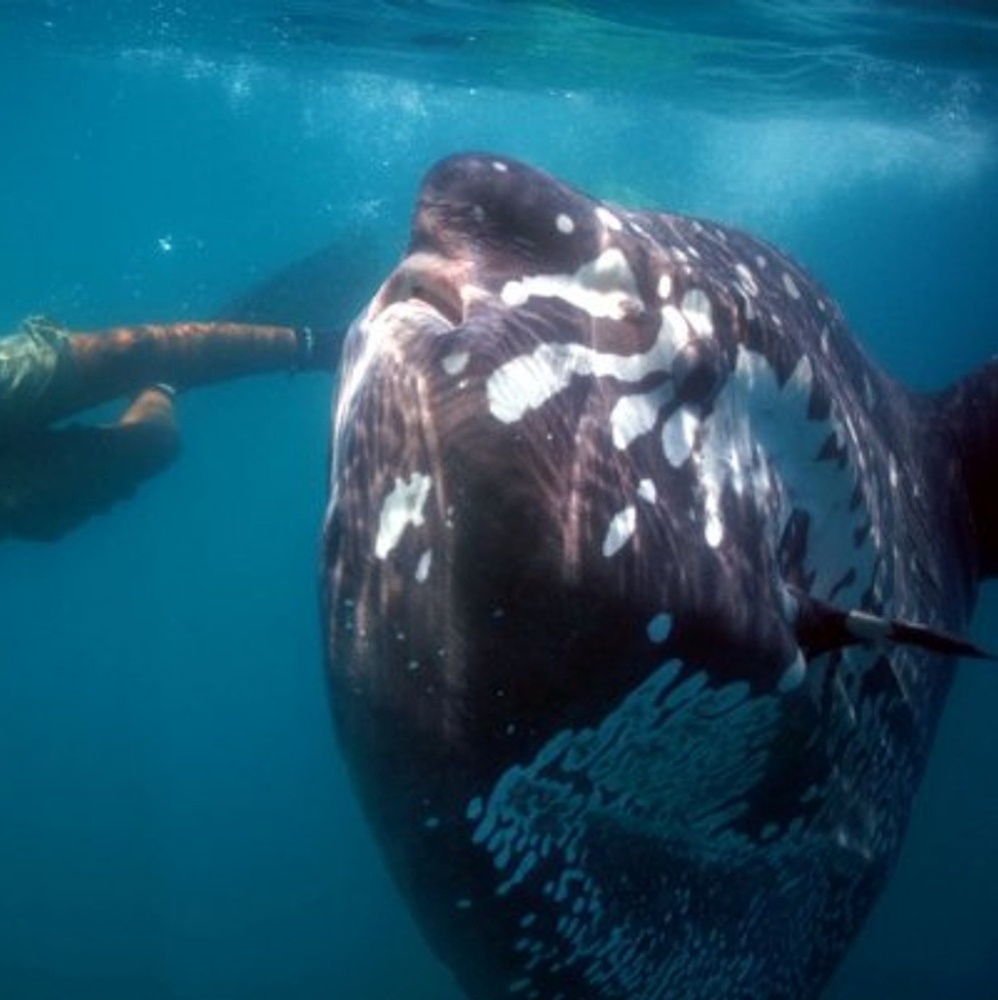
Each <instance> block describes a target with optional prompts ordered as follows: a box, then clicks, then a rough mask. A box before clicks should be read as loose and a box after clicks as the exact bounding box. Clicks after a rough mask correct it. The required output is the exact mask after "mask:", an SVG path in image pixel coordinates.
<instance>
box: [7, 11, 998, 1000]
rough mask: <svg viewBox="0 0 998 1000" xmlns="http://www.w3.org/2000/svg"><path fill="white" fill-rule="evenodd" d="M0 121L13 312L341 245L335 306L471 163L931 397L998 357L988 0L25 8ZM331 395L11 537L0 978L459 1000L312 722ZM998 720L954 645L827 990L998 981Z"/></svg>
mask: <svg viewBox="0 0 998 1000" xmlns="http://www.w3.org/2000/svg"><path fill="white" fill-rule="evenodd" d="M0 135H2V140H3V141H2V149H3V155H2V156H0V328H3V329H10V328H13V326H14V325H15V324H16V323H17V322H18V321H19V320H20V319H21V318H22V317H24V316H25V315H27V314H30V313H37V312H42V313H46V314H49V315H52V316H54V317H55V318H57V319H59V320H60V321H62V322H64V323H66V324H67V325H69V326H71V327H75V328H97V327H100V326H103V325H111V324H116V323H125V322H142V321H153V320H155V321H167V320H172V319H182V318H199V317H205V316H210V315H216V314H217V313H218V312H219V310H220V309H224V307H225V304H226V303H227V302H229V301H231V300H232V299H233V298H235V297H238V296H240V295H242V294H244V293H245V292H246V290H247V289H249V288H252V287H253V286H255V285H257V284H258V283H259V282H261V281H264V280H266V279H267V278H268V277H269V276H271V275H273V274H274V273H276V272H278V271H280V270H281V269H282V268H284V267H285V266H287V265H288V264H289V263H291V262H293V261H295V260H297V259H299V258H301V257H304V256H306V255H308V254H310V253H313V252H314V251H316V250H320V249H322V248H326V247H330V246H332V247H334V249H336V250H337V253H336V254H334V259H335V260H338V261H339V262H338V263H337V264H336V265H335V266H334V267H333V268H332V269H331V271H330V274H329V279H328V280H329V282H330V284H331V286H332V287H333V289H334V291H336V293H337V297H338V305H337V310H342V314H343V315H346V314H347V313H348V312H349V311H350V310H352V309H355V308H356V307H357V306H358V305H359V304H360V302H361V301H363V299H364V297H365V295H366V294H369V292H370V291H372V290H373V289H374V287H375V286H376V285H377V283H378V282H379V280H380V275H381V274H382V273H383V272H384V270H385V269H386V268H387V266H388V265H389V264H390V263H391V262H392V260H393V259H394V257H395V256H396V255H397V254H398V253H399V252H400V251H401V249H402V247H403V246H404V242H405V237H406V232H407V219H408V212H409V207H410V204H411V200H412V197H413V194H414V191H415V189H416V186H417V184H418V181H419V177H420V175H421V173H422V171H423V170H424V169H425V168H427V167H428V166H429V165H430V164H431V163H432V162H433V160H434V159H436V158H437V157H439V156H441V155H444V154H446V153H449V152H453V151H456V150H458V149H467V148H489V149H494V150H497V151H501V152H505V153H508V154H512V155H515V156H519V157H523V158H526V159H528V160H531V161H533V162H535V163H537V164H538V165H541V166H543V167H545V168H547V169H549V170H551V171H553V172H556V173H559V174H561V175H563V176H564V177H565V178H566V179H569V180H571V181H572V182H574V183H575V184H577V185H578V186H581V187H583V188H586V189H588V190H590V191H592V192H593V193H596V194H600V195H604V196H606V197H610V198H613V199H616V200H619V201H624V202H631V203H637V204H641V205H646V206H651V205H656V206H661V207H663V208H669V209H674V210H679V211H687V212H691V213H696V214H700V215H705V216H709V217H714V218H718V219H721V220H724V221H727V222H730V223H733V224H736V225H741V226H744V227H746V228H749V229H751V230H753V231H754V232H756V233H758V234H759V235H762V236H765V237H766V238H768V239H770V240H772V241H773V242H776V243H778V244H780V245H782V246H784V247H785V248H786V249H788V250H789V251H791V252H792V253H794V254H795V255H796V256H798V257H799V258H800V259H801V260H802V261H803V262H805V263H806V264H807V265H808V266H809V267H810V268H811V269H812V270H813V271H814V273H815V274H816V275H818V276H819V277H820V278H821V279H822V280H823V281H824V283H825V284H826V285H827V286H828V287H829V288H830V289H831V290H832V292H833V293H834V295H835V296H836V297H837V298H838V299H839V301H840V302H841V304H842V305H843V306H844V308H845V310H846V313H847V315H848V316H849V317H850V318H851V321H852V324H853V327H854V329H855V331H856V332H857V335H858V336H859V337H860V339H861V340H862V341H863V343H864V344H865V345H866V346H867V348H868V349H869V350H870V351H871V353H872V354H873V355H874V356H875V357H876V358H877V359H878V360H879V361H880V362H881V363H882V364H883V365H884V366H885V367H887V368H888V369H889V370H890V371H891V372H892V373H893V374H895V375H896V376H897V377H899V378H901V379H903V380H905V381H907V382H908V383H910V384H913V385H917V386H920V387H924V388H930V387H934V386H941V385H943V384H945V383H946V382H947V381H949V380H951V379H953V378H955V377H957V376H958V375H959V374H961V373H962V372H965V371H967V370H969V369H970V368H971V367H972V366H973V365H975V364H977V363H980V362H981V361H983V360H984V359H985V357H987V356H988V355H989V354H991V353H993V352H994V351H995V350H996V349H998V334H996V331H995V328H994V317H995V316H996V315H998V280H996V277H995V273H996V270H998V229H996V227H995V226H994V222H993V220H994V219H996V218H998V18H996V17H995V16H994V15H992V14H990V13H989V10H988V5H986V4H971V3H963V4H943V3H919V4H902V3H884V4H880V5H877V6H876V7H873V6H870V5H866V4H860V3H855V2H850V0H839V2H836V0H822V2H817V3H804V2H797V3H790V2H788V3H776V2H762V0H756V2H750V0H742V2H738V3H730V4H715V3H706V4H698V5H685V4H683V5H680V4H653V3H648V4H644V5H641V4H634V3H631V4H627V5H626V6H625V5H621V4H613V3H610V2H605V3H597V2H594V0H591V2H582V3H569V2H553V0H552V2H548V3H541V2H526V0H523V2H510V3H503V4H485V3H474V2H471V0H424V2H416V0H394V2H387V0H380V2H367V3H363V4H361V3H340V4H335V5H334V4H326V3H320V2H315V0H313V2H310V3H309V2H296V3H290V2H284V3H281V2H278V0H269V2H265V0H255V2H252V3H251V2H239V0H222V2H216V3H212V4H208V3H202V4H194V3H184V2H183V0H174V2H153V3H139V2H137V0H113V2H105V3H101V4H99V5H97V4H86V3H82V2H75V3H74V2H68V0H31V2H29V0H22V2H17V0H15V2H10V0H8V2H0ZM331 388H332V386H331V380H329V379H328V378H325V377H323V376H314V377H306V376H299V377H272V378H260V379H256V380H253V381H247V382H244V383H238V384H231V385H225V386H217V387H213V388H210V389H206V390H202V391H200V392H196V393H192V394H190V395H189V396H187V397H185V398H183V399H182V400H181V401H180V414H181V419H182V422H183V425H184V429H185V450H184V455H183V458H182V460H181V462H180V463H179V464H178V465H177V466H175V467H174V468H173V469H171V470H170V471H169V472H167V473H166V474H164V475H163V476H161V477H160V478H158V479H157V480H155V481H153V482H151V483H149V484H148V485H146V486H145V487H144V488H143V489H142V490H141V491H140V493H139V495H138V496H137V497H136V499H135V501H134V502H132V503H129V504H125V505H122V506H120V507H118V508H117V509H116V510H115V511H114V512H113V514H111V515H110V516H107V517H103V518H100V519H98V520H95V521H94V522H92V523H90V524H88V525H87V526H86V527H85V528H83V529H82V530H80V531H78V532H76V533H75V534H73V535H71V536H69V537H68V538H66V539H65V540H64V541H62V542H60V543H59V544H58V545H52V546H40V545H28V544H23V543H13V542H8V543H5V545H4V547H3V549H2V551H0V569H2V574H0V577H2V580H3V581H4V582H3V583H2V584H0V636H2V637H3V651H2V653H0V997H3V998H5V1000H118V998H121V1000H124V998H135V997H143V998H149V1000H160V998H170V1000H270V998H289V1000H313V998H316V1000H318V998H333V997H335V998H337V1000H371V998H378V1000H380V998H389V997H391V998H397V997H405V998H407V1000H459V996H460V995H459V993H458V991H457V990H456V988H455V987H454V986H453V985H452V983H451V981H450V979H449V976H448V975H447V973H446V971H445V970H443V969H442V968H441V967H440V966H438V965H437V964H436V962H435V961H434V960H433V958H432V956H431V955H430V954H429V953H428V951H427V949H426V948H425V946H424V944H423V943H422V941H421V939H420V938H419V936H418V934H417V932H416V931H415V929H414V927H413V925H412V923H411V921H410V919H409V917H408V915H407V913H406V911H405V909H404V907H403V905H402V903H401V901H400V899H399V897H398V896H397V894H396V893H395V891H394V889H393V888H392V887H391V885H390V883H389V881H388V879H387V877H386V875H385V873H384V871H383V870H382V867H381V864H380V861H379V858H378V856H377V854H376V851H375V849H374V846H373V843H372V840H371V838H370V836H369V834H368V831H367V829H366V827H365V825H364V822H363V820H362V818H361V817H360V814H359V811H358V808H357V805H356V803H355V801H354V799H353V797H352V795H351V792H350V789H349V786H348V782H347V780H346V776H345V773H344V770H343V766H342V764H341V762H340V759H339V756H338V754H337V751H336V748H335V746H334V743H333V739H332V735H331V732H330V726H329V722H328V718H327V711H326V694H325V689H324V683H323V678H322V670H321V659H320V646H319V632H318V622H317V613H316V595H315V581H316V574H317V535H318V526H319V522H320V519H321V514H322V508H323V503H324V462H325V450H326V444H327V429H326V423H327V411H328V404H329V396H330V392H331ZM996 615H998V593H996V588H995V587H994V586H993V585H991V586H990V587H989V588H985V592H984V594H983V599H982V602H981V605H980V608H979V612H978V615H977V619H976V621H975V626H974V638H975V639H976V640H977V641H979V642H981V643H983V644H985V645H990V646H991V647H998V624H996V621H998V619H996ZM996 712H998V671H996V670H995V668H994V667H989V666H987V665H974V664H968V665H966V666H965V667H964V668H963V670H962V674H961V677H960V680H959V681H958V684H957V687H956V690H955V693H954V695H953V697H952V699H951V703H950V706H949V708H948V710H947V715H946V718H945V721H944V725H943V728H942V731H941V733H940V736H939V739H938V744H937V749H936V752H935V756H934V759H933V763H932V766H931V768H930V772H929V775H928V778H927V780H926V783H925V786H924V790H923V793H922V795H921V797H920V799H919V803H918V807H917V810H916V815H915V819H914V822H913V825H912V829H911V833H910V836H909V840H908V843H907V846H906V849H905V852H904V855H903V857H902V861H901V865H900V867H899V870H898V872H897V875H896V877H895V880H894V882H893V883H892V885H891V887H890V889H889V891H888V892H887V894H886V895H885V897H884V898H883V900H882V901H881V903H880V905H879V906H878V908H877V910H876V911H875V913H874V915H873V917H872V919H871V921H870V924H869V926H868V928H867V931H866V933H865V934H864V936H863V938H862V939H861V940H860V941H859V942H858V944H857V946H856V947H855V949H854V950H853V952H852V953H851V955H850V956H849V959H848V960H847V962H846V964H845V965H844V967H843V969H842V970H841V973H840V975H839V976H838V978H837V980H836V982H835V983H834V984H833V987H832V989H831V991H830V993H829V997H830V998H831V1000H847V998H848V1000H863V998H867V997H877V998H878V1000H930V998H931V1000H935V998H943V997H945V998H947V1000H963V998H966V1000H989V998H993V997H998V925H996V923H995V921H994V919H993V911H994V906H993V903H994V900H995V899H996V898H998V851H996V850H995V848H994V844H995V843H996V842H998V795H996V794H995V787H996V785H995V782H996V779H995V775H996V774H998V744H996V742H995V740H994V737H993V732H994V723H993V720H994V717H995V713H996Z"/></svg>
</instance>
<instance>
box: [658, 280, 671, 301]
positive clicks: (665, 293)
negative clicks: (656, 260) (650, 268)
mask: <svg viewBox="0 0 998 1000" xmlns="http://www.w3.org/2000/svg"><path fill="white" fill-rule="evenodd" d="M658 297H659V298H660V299H661V300H662V301H663V302H668V301H669V299H670V298H672V275H671V274H662V275H660V276H659V279H658Z"/></svg>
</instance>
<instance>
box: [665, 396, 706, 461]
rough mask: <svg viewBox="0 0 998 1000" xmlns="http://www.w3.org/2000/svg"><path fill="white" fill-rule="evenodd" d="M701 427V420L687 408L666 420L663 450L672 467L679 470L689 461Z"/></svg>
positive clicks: (677, 411) (681, 408)
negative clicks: (698, 429)
mask: <svg viewBox="0 0 998 1000" xmlns="http://www.w3.org/2000/svg"><path fill="white" fill-rule="evenodd" d="M699 426H700V419H699V418H698V417H697V415H696V414H695V413H693V411H692V410H689V409H687V408H686V407H685V406H681V407H680V408H679V409H678V410H676V412H675V413H673V414H672V415H671V416H670V417H669V419H668V420H666V422H665V424H664V425H663V427H662V450H663V451H664V452H665V457H666V458H667V459H668V461H669V464H670V465H672V466H674V467H675V468H677V469H678V468H679V467H680V466H681V465H683V464H684V463H685V462H686V461H687V460H688V459H689V457H690V455H691V454H692V453H693V445H694V443H695V442H696V434H697V428H698V427H699Z"/></svg>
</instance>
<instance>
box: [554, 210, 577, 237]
mask: <svg viewBox="0 0 998 1000" xmlns="http://www.w3.org/2000/svg"><path fill="white" fill-rule="evenodd" d="M554 224H555V226H557V227H558V232H559V233H564V234H565V235H566V236H568V235H569V234H570V233H574V232H575V222H574V220H573V219H572V217H571V216H570V215H566V214H565V213H564V212H560V213H559V214H558V217H557V218H556V219H555V220H554Z"/></svg>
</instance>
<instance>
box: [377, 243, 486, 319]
mask: <svg viewBox="0 0 998 1000" xmlns="http://www.w3.org/2000/svg"><path fill="white" fill-rule="evenodd" d="M459 269H460V267H459V265H456V264H454V263H452V262H449V261H447V260H446V259H444V258H441V257H438V256H435V255H431V254H426V253H416V254H412V255H410V256H409V257H407V258H406V259H405V260H404V261H403V262H402V264H401V265H400V266H399V267H398V268H397V269H396V270H395V271H394V272H393V273H392V275H391V276H390V277H389V278H388V280H387V281H386V282H385V283H384V285H383V286H382V288H381V291H380V292H379V293H378V295H377V297H376V298H375V300H374V302H373V303H372V305H371V310H370V312H369V314H368V318H369V319H371V320H374V319H377V318H378V316H380V315H381V314H382V313H384V312H386V311H388V310H389V309H392V308H398V309H402V310H404V311H405V312H410V311H411V312H412V313H414V314H416V315H420V316H425V315H427V314H429V315H430V316H431V317H432V318H434V319H436V320H438V321H439V323H441V324H442V325H443V326H444V327H445V328H446V330H447V331H450V330H453V329H455V328H456V327H458V326H460V325H461V324H462V323H463V322H464V320H465V317H466V303H465V301H464V298H463V297H462V295H461V292H460V290H459V289H460V288H461V287H462V282H461V281H460V276H459V275H457V274H455V273H454V271H455V270H459Z"/></svg>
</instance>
